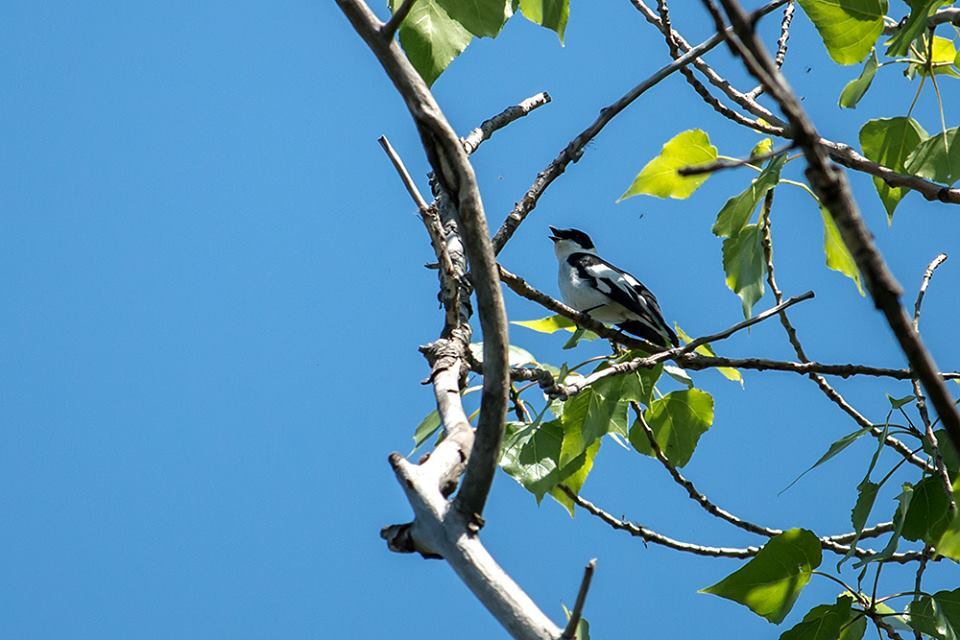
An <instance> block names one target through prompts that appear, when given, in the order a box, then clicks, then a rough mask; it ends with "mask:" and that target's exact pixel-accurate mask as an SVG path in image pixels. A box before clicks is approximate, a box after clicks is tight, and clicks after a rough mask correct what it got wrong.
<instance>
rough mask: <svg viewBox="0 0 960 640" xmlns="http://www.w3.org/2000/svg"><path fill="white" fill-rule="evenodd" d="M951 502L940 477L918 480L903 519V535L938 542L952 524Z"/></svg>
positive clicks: (909, 538)
mask: <svg viewBox="0 0 960 640" xmlns="http://www.w3.org/2000/svg"><path fill="white" fill-rule="evenodd" d="M949 504H950V500H949V498H948V497H947V493H946V491H944V490H943V485H942V484H941V482H940V478H934V477H928V478H924V479H923V480H921V481H920V482H918V483H917V484H916V485H915V486H914V487H913V498H912V499H911V500H910V508H909V509H907V515H906V518H904V521H903V531H902V532H901V534H902V535H903V537H904V538H906V539H907V540H913V541H917V540H923V541H924V542H929V543H930V544H936V542H937V541H938V540H939V539H940V536H942V535H943V532H944V531H946V529H947V526H948V525H949V524H950V520H951V517H950V511H949Z"/></svg>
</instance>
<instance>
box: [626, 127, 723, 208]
mask: <svg viewBox="0 0 960 640" xmlns="http://www.w3.org/2000/svg"><path fill="white" fill-rule="evenodd" d="M716 159H717V148H716V147H715V146H713V145H712V144H710V137H709V136H708V135H707V133H706V132H705V131H702V130H700V129H689V130H687V131H684V132H682V133H678V134H677V135H675V136H674V137H673V138H671V139H670V140H668V141H667V143H666V144H665V145H663V148H662V149H661V150H660V155H658V156H657V157H656V158H654V159H653V160H651V161H650V162H648V163H647V164H646V166H644V167H643V169H642V170H641V171H640V173H638V174H637V177H636V178H634V179H633V183H631V185H630V187H629V188H628V189H627V190H626V191H625V192H624V194H623V195H622V196H620V198H619V199H618V200H617V202H623V201H624V200H626V199H627V198H632V197H633V196H638V195H640V194H646V195H650V196H656V197H658V198H676V199H678V200H684V199H686V198H689V197H690V195H691V194H692V193H693V192H694V191H696V190H697V189H698V188H699V187H700V185H702V184H703V183H704V181H705V180H706V179H707V178H709V177H710V174H709V173H704V174H700V175H697V176H681V175H680V174H679V173H677V169H679V168H680V167H692V166H696V165H701V164H707V163H708V162H713V161H714V160H716Z"/></svg>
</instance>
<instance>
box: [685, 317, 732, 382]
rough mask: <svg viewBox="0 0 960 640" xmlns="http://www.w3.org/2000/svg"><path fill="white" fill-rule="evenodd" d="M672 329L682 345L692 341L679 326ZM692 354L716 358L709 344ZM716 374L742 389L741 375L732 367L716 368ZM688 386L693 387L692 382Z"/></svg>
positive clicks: (701, 346)
mask: <svg viewBox="0 0 960 640" xmlns="http://www.w3.org/2000/svg"><path fill="white" fill-rule="evenodd" d="M673 328H674V329H676V330H677V336H678V337H679V338H680V339H681V340H682V341H683V344H689V343H690V342H692V341H693V338H691V337H690V335H689V334H688V333H687V332H686V331H684V330H683V329H681V328H680V325H678V324H677V323H673ZM694 352H696V353H699V354H700V355H704V356H710V357H711V358H713V357H716V355H717V354H716V353H714V351H713V348H712V347H711V346H710V345H709V344H702V345H700V346H699V347H697V348H696V349H694ZM717 372H718V373H720V375H722V376H723V377H724V378H726V379H727V380H732V381H734V382H739V383H740V386H741V387H743V375H742V374H741V373H740V371H739V370H738V369H734V368H733V367H717ZM671 375H673V374H671ZM690 386H693V384H692V381H691V384H690Z"/></svg>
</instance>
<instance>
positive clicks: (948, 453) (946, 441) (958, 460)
mask: <svg viewBox="0 0 960 640" xmlns="http://www.w3.org/2000/svg"><path fill="white" fill-rule="evenodd" d="M933 435H935V436H936V437H937V445H938V446H937V448H938V449H940V457H941V458H943V464H944V465H946V467H947V472H948V473H949V474H950V477H951V478H955V477H957V475H958V474H960V455H958V454H957V450H956V449H955V448H954V447H953V443H952V442H951V441H950V436H949V435H948V434H947V432H946V430H944V429H937V430H936V431H934V432H933ZM923 450H924V452H926V453H927V455H932V454H933V452H932V451H930V450H929V448H928V447H927V443H926V440H924V443H923Z"/></svg>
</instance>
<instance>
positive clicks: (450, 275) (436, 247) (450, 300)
mask: <svg viewBox="0 0 960 640" xmlns="http://www.w3.org/2000/svg"><path fill="white" fill-rule="evenodd" d="M377 142H379V143H380V146H381V147H383V150H384V151H385V152H386V154H387V157H388V158H390V162H392V163H393V166H394V168H395V169H396V170H397V173H398V174H400V180H401V181H402V182H403V186H404V187H406V189H407V193H409V194H410V197H411V198H413V201H414V203H415V204H416V205H417V209H418V210H419V211H420V219H421V220H422V221H423V226H424V227H425V228H426V230H427V235H429V236H430V244H431V245H433V252H434V254H435V255H436V256H437V262H438V264H439V265H440V288H441V292H440V299H441V300H442V302H443V307H444V313H445V324H444V337H449V336H450V335H452V334H453V332H454V331H455V330H456V328H457V327H458V326H460V324H461V322H460V320H461V317H460V282H459V278H458V277H457V270H456V268H455V267H454V264H453V260H452V258H451V257H450V252H449V251H448V250H447V243H446V238H445V236H446V234H445V232H444V230H443V225H442V224H441V222H440V217H439V216H438V215H437V211H436V209H435V208H434V207H431V206H428V205H427V203H426V201H425V200H424V199H423V196H422V195H420V190H419V189H418V188H417V185H416V183H414V181H413V178H411V177H410V172H409V171H407V167H406V165H404V163H403V160H402V159H401V158H400V155H399V154H398V153H397V152H396V150H395V149H394V148H393V145H391V144H390V141H389V140H388V139H387V137H386V136H380V137H379V138H377Z"/></svg>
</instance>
